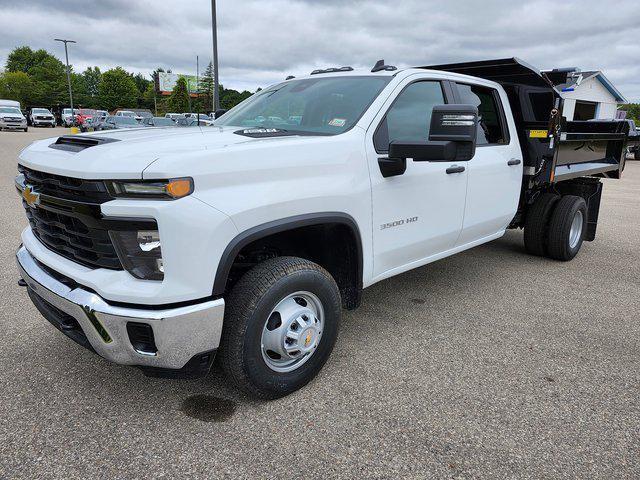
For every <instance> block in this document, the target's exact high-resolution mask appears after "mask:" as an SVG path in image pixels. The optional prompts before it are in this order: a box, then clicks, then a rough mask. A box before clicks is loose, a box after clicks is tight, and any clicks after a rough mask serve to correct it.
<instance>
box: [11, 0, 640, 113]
mask: <svg viewBox="0 0 640 480" xmlns="http://www.w3.org/2000/svg"><path fill="white" fill-rule="evenodd" d="M218 15H219V19H218V36H219V56H220V79H221V82H222V83H224V84H225V85H226V86H229V87H232V88H239V89H243V88H246V89H249V90H252V91H253V90H255V89H256V88H257V87H258V86H262V87H264V86H266V85H268V84H271V83H273V82H276V81H279V80H281V79H283V78H284V77H285V76H287V75H289V74H293V75H300V74H306V73H308V72H310V71H311V70H312V69H314V68H318V67H326V66H340V65H352V66H354V67H358V66H361V67H370V66H372V65H373V64H374V63H375V61H376V60H378V59H379V58H384V59H385V60H387V62H388V63H392V64H395V65H398V66H411V65H428V64H437V63H443V62H454V61H467V60H479V59H487V58H503V57H511V56H517V57H520V58H522V59H524V60H526V61H528V62H529V63H531V64H533V65H536V66H538V67H540V68H543V69H546V68H553V67H563V66H577V67H580V68H582V69H583V70H587V69H601V70H603V71H604V72H605V74H606V75H607V77H609V79H610V80H611V81H612V82H613V83H614V84H615V85H616V86H617V87H618V89H619V90H620V91H621V92H622V93H623V95H625V96H626V97H627V99H629V100H631V101H640V7H639V4H638V2H637V0H617V1H615V2H613V1H606V0H605V1H602V0H580V1H572V0H565V1H563V2H558V1H553V2H551V1H544V0H535V1H520V2H517V1H513V0H508V1H501V0H495V1H491V0H486V1H482V2H480V1H471V0H469V1H465V0H462V1H452V2H442V1H430V0H366V1H364V0H363V1H360V0H218ZM54 37H66V38H70V39H73V40H77V41H78V44H77V45H73V46H71V51H70V57H71V58H70V60H71V62H72V63H73V65H74V69H75V70H76V71H81V70H83V69H84V68H85V67H87V66H92V65H98V66H100V68H102V69H103V70H104V69H106V68H109V67H113V66H116V65H121V66H123V67H124V68H126V69H128V70H130V71H136V72H143V73H145V74H147V73H149V72H150V71H152V70H153V69H154V68H156V67H158V66H161V67H164V68H171V69H172V70H173V71H174V72H176V73H190V74H195V68H196V67H195V59H196V55H198V56H199V57H200V62H201V65H202V64H204V63H208V61H209V60H210V58H211V44H212V41H211V10H210V1H209V0H181V1H178V0H175V1H165V0H99V1H93V0H83V1H73V0H0V64H1V65H4V63H5V61H6V57H7V54H8V53H9V52H10V51H11V49H12V48H14V47H16V46H21V45H30V46H31V47H33V48H45V49H47V50H49V51H50V52H52V53H54V54H56V55H57V56H58V57H59V58H61V59H63V58H64V49H63V47H62V45H61V44H58V43H54V42H53V41H52V39H53V38H54Z"/></svg>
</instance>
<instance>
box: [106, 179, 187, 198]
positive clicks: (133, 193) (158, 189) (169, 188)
mask: <svg viewBox="0 0 640 480" xmlns="http://www.w3.org/2000/svg"><path fill="white" fill-rule="evenodd" d="M106 183H107V188H108V189H109V191H110V192H111V193H112V194H113V195H114V196H116V197H129V198H164V199H169V200H172V199H173V200H175V199H178V198H182V197H186V196H187V195H191V193H193V179H192V178H174V179H171V180H153V181H140V182H127V181H110V182H106Z"/></svg>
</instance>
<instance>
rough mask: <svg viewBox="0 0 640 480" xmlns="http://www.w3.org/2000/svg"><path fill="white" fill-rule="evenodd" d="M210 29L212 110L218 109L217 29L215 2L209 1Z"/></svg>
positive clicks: (214, 0)
mask: <svg viewBox="0 0 640 480" xmlns="http://www.w3.org/2000/svg"><path fill="white" fill-rule="evenodd" d="M211 29H212V31H213V110H214V111H216V110H218V109H219V108H220V92H219V91H218V27H217V21H216V0H211Z"/></svg>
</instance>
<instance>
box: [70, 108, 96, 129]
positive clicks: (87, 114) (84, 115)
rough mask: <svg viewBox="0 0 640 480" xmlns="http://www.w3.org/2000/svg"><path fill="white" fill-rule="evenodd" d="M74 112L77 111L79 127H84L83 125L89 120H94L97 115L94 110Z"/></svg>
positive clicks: (81, 109)
mask: <svg viewBox="0 0 640 480" xmlns="http://www.w3.org/2000/svg"><path fill="white" fill-rule="evenodd" d="M74 110H75V121H76V122H75V123H76V125H78V126H79V127H82V125H83V124H84V122H85V121H86V120H87V119H91V118H93V116H94V115H95V114H96V110H94V109H92V108H79V109H77V110H76V109H75V108H74Z"/></svg>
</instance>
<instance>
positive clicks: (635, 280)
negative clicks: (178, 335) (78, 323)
mask: <svg viewBox="0 0 640 480" xmlns="http://www.w3.org/2000/svg"><path fill="white" fill-rule="evenodd" d="M62 131H63V130H62V129H58V130H57V131H56V132H53V131H52V130H45V129H38V130H36V129H30V131H29V133H26V134H25V133H22V132H0V219H1V228H0V245H1V248H0V262H1V263H0V265H2V275H1V276H0V300H1V302H2V308H1V310H0V328H1V330H0V365H1V367H0V393H1V395H2V397H1V402H0V478H65V479H71V478H109V479H112V478H132V477H147V478H178V477H193V478H223V477H228V478H320V477H322V478H360V477H363V478H399V477H403V478H583V479H584V478H608V479H610V478H615V479H620V478H635V479H637V478H640V359H639V356H638V355H639V353H640V348H639V338H640V326H639V321H640V257H639V255H638V243H639V242H640V196H639V195H638V193H639V187H640V162H628V164H627V169H626V171H625V175H624V178H623V180H622V181H614V180H606V181H605V188H604V196H603V201H602V209H601V212H600V223H599V226H598V236H597V239H596V241H595V242H593V243H586V244H585V245H584V246H583V248H582V251H581V252H580V254H579V255H578V257H577V258H576V259H575V260H574V261H572V262H570V263H559V262H555V261H551V260H547V259H541V258H535V257H531V256H527V255H526V254H525V253H524V252H523V246H522V233H521V232H519V231H515V232H509V233H508V234H507V235H506V236H505V237H504V238H502V239H500V240H498V241H495V242H493V243H491V244H488V245H485V246H482V247H478V248H476V249H473V250H471V251H468V252H465V253H462V254H459V255H456V256H454V257H451V258H448V259H445V260H441V261H439V262H436V263H434V264H431V265H428V266H425V267H423V268H419V269H417V270H414V271H411V272H409V273H406V274H404V275H400V276H398V277H394V278H392V279H389V280H386V281H384V282H381V283H379V284H377V285H375V286H373V287H371V288H369V289H367V290H366V291H365V294H364V301H363V305H362V307H361V308H360V309H359V310H357V311H355V312H345V313H344V317H343V320H344V321H343V326H342V330H341V333H340V337H339V339H338V343H337V346H336V349H335V350H334V353H333V355H332V357H331V359H330V360H329V362H328V364H327V365H326V367H325V368H324V370H323V371H322V372H321V374H320V376H319V377H318V378H317V379H316V380H315V381H313V382H312V383H311V384H310V385H308V386H307V387H306V388H304V389H303V390H302V391H300V392H297V393H295V394H293V395H291V396H289V397H287V398H284V399H281V400H278V401H273V402H268V403H264V402H256V401H253V400H250V399H247V398H246V397H243V396H242V395H240V394H239V393H238V392H236V391H235V390H233V389H232V388H230V387H229V386H228V385H227V384H226V383H225V380H224V378H223V377H222V376H221V375H220V373H218V372H217V371H216V372H213V373H212V374H211V375H210V376H209V377H207V378H206V379H202V380H193V381H176V380H158V379H150V378H146V377H144V376H143V375H142V374H141V373H140V372H139V371H138V370H137V369H134V368H129V367H121V366H117V365H113V364H110V363H108V362H106V361H105V360H103V359H101V358H99V357H97V356H95V355H93V354H92V353H90V352H88V351H85V350H83V349H82V348H81V347H79V346H77V345H75V344H74V343H72V342H71V341H69V340H68V339H67V338H65V337H64V336H63V335H61V334H60V333H58V332H57V331H56V330H55V329H54V328H53V327H52V326H50V325H49V324H48V323H47V322H46V321H45V320H44V319H43V318H42V317H41V316H40V315H39V314H38V313H37V311H36V309H35V308H34V307H33V306H32V304H31V303H30V301H29V300H28V299H27V295H26V292H25V291H24V290H23V289H21V288H20V287H18V286H17V283H16V282H17V279H18V273H17V269H16V267H15V264H14V251H15V249H16V247H17V246H18V243H19V234H20V231H21V229H22V228H23V227H24V226H25V225H26V220H25V216H24V212H23V211H22V207H21V205H20V202H19V200H18V198H17V196H16V193H15V189H14V186H13V177H14V175H15V171H16V159H17V154H18V152H19V151H20V149H21V148H23V147H24V146H26V145H27V144H28V143H29V142H31V141H33V140H35V139H36V138H43V137H47V136H51V135H53V134H54V133H60V132H62Z"/></svg>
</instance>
